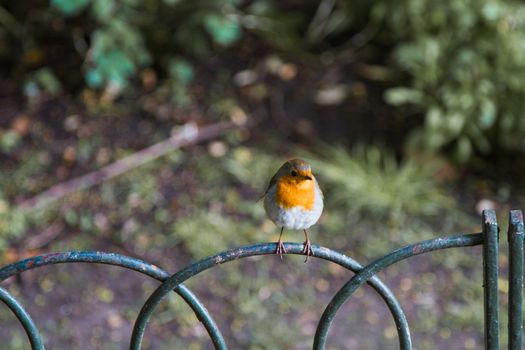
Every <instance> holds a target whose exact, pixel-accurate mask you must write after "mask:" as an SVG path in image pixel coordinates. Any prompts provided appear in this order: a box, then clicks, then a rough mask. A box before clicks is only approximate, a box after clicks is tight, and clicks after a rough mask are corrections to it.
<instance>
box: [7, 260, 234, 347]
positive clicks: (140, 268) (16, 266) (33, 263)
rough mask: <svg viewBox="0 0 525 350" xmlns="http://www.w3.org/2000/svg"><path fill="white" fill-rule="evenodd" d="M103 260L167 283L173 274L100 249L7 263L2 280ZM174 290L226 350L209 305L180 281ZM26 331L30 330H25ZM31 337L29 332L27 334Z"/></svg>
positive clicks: (213, 340)
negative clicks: (47, 267)
mask: <svg viewBox="0 0 525 350" xmlns="http://www.w3.org/2000/svg"><path fill="white" fill-rule="evenodd" d="M78 262H80V263H100V264H106V265H113V266H119V267H124V268H127V269H129V270H133V271H137V272H140V273H142V274H145V275H148V276H150V277H153V278H155V279H157V280H159V281H161V282H164V281H165V280H166V279H167V278H168V277H169V276H170V274H169V273H168V272H166V271H164V270H162V269H161V268H159V267H157V266H155V265H153V264H150V263H148V262H146V261H143V260H140V259H135V258H132V257H129V256H125V255H120V254H115V253H105V252H98V251H79V252H60V253H51V254H45V255H39V256H35V257H31V258H28V259H25V260H21V261H18V262H16V263H13V264H10V265H7V266H4V267H3V268H1V269H0V282H1V281H3V280H5V279H6V278H8V277H10V276H14V275H17V274H19V273H21V272H24V271H27V270H30V269H34V268H36V267H41V266H45V265H50V264H61V263H78ZM174 291H175V292H177V293H178V294H179V295H180V296H181V297H182V298H183V299H184V301H185V302H186V303H188V305H189V306H190V307H191V309H192V310H193V312H194V313H195V315H196V316H197V318H198V319H199V321H200V322H202V324H203V325H204V327H205V328H206V331H207V332H208V334H209V336H210V338H211V340H212V342H213V345H214V347H215V349H217V350H226V349H227V347H226V342H225V341H224V337H223V336H222V333H221V332H220V330H219V327H217V324H216V323H215V321H214V320H213V318H212V317H211V315H210V313H209V312H208V310H207V309H206V307H205V306H204V305H203V304H202V303H201V302H200V301H199V299H197V297H196V296H195V295H194V294H193V293H192V292H191V291H190V290H189V289H188V288H186V287H185V286H184V285H182V284H180V285H178V286H177V287H176V288H174ZM26 333H27V331H26ZM28 336H30V334H29V333H28Z"/></svg>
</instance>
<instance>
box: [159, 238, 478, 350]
mask: <svg viewBox="0 0 525 350" xmlns="http://www.w3.org/2000/svg"><path fill="white" fill-rule="evenodd" d="M482 243H483V234H482V233H474V234H461V235H453V236H447V237H440V238H435V239H430V240H427V241H422V242H419V243H415V244H411V245H407V246H405V247H402V248H399V249H396V250H394V251H392V252H390V253H389V254H387V255H385V256H383V257H381V258H379V259H377V260H375V261H373V262H372V263H370V264H369V265H367V266H366V267H365V268H363V269H362V270H361V271H360V272H359V273H357V274H356V275H355V276H353V277H352V278H351V279H350V280H349V281H348V282H347V283H346V284H345V285H344V286H343V287H342V288H341V289H340V290H339V291H338V292H337V293H336V295H335V296H334V297H333V298H332V300H331V301H330V303H329V304H328V306H327V307H326V309H325V311H324V312H323V316H322V317H321V319H320V320H319V325H318V326H317V330H316V332H315V337H314V346H313V349H314V350H324V348H325V345H326V338H327V335H328V330H329V328H330V325H331V323H332V321H333V319H334V317H335V315H336V313H337V311H338V310H339V309H340V308H341V306H342V305H343V304H344V303H345V302H346V301H347V300H348V298H350V297H351V296H352V294H353V293H354V292H355V291H356V290H357V289H358V288H359V287H360V286H361V285H363V284H364V283H366V282H367V281H368V280H369V279H370V278H372V277H373V276H374V275H375V274H377V273H378V272H379V271H381V270H382V269H384V268H386V267H388V266H390V265H392V264H395V263H397V262H399V261H401V260H404V259H407V258H410V257H412V256H415V255H419V254H424V253H428V252H431V251H434V250H440V249H447V248H456V247H468V246H475V245H479V244H482ZM167 281H169V280H167ZM167 281H166V282H167ZM161 287H162V286H161ZM159 288H160V287H159Z"/></svg>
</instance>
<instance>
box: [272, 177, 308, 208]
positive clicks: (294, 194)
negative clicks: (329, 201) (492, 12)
mask: <svg viewBox="0 0 525 350" xmlns="http://www.w3.org/2000/svg"><path fill="white" fill-rule="evenodd" d="M276 199H277V204H279V205H280V206H281V207H283V208H285V209H289V208H293V207H297V206H302V207H303V208H304V209H306V210H311V209H312V208H313V206H314V201H315V183H314V180H299V179H295V178H293V177H291V176H283V177H281V178H280V179H279V180H278V181H277V193H276Z"/></svg>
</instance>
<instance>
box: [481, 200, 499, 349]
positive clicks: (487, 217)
mask: <svg viewBox="0 0 525 350" xmlns="http://www.w3.org/2000/svg"><path fill="white" fill-rule="evenodd" d="M482 216H483V235H484V242H483V299H484V304H485V349H486V350H499V305H498V234H499V232H498V222H497V221H496V213H495V212H494V210H484V211H483V214H482Z"/></svg>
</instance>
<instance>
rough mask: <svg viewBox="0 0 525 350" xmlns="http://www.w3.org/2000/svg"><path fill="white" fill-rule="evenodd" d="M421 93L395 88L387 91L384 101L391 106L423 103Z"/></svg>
mask: <svg viewBox="0 0 525 350" xmlns="http://www.w3.org/2000/svg"><path fill="white" fill-rule="evenodd" d="M423 97H424V96H423V93H422V92H421V91H419V90H416V89H410V88H405V87H396V88H391V89H388V90H387V91H386V93H385V101H386V102H387V103H389V104H391V105H393V106H400V105H403V104H406V103H413V104H419V103H421V102H423Z"/></svg>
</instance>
